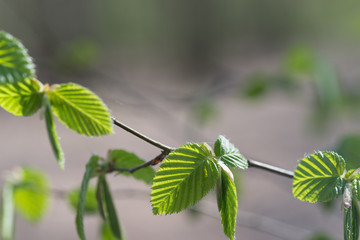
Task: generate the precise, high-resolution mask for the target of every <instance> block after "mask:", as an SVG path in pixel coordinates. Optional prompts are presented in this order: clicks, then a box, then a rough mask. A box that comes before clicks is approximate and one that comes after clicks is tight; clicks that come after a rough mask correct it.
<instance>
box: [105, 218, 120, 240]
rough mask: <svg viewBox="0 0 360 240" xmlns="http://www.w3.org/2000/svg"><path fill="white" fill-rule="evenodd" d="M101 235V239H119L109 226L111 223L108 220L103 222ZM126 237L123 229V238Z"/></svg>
mask: <svg viewBox="0 0 360 240" xmlns="http://www.w3.org/2000/svg"><path fill="white" fill-rule="evenodd" d="M100 233H101V236H100V239H101V240H118V239H117V238H116V237H115V236H114V234H113V233H112V231H111V228H110V226H109V224H108V223H107V222H103V223H102V224H101V231H100ZM125 239H126V238H125V237H124V233H123V231H122V238H121V240H125Z"/></svg>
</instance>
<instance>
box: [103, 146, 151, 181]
mask: <svg viewBox="0 0 360 240" xmlns="http://www.w3.org/2000/svg"><path fill="white" fill-rule="evenodd" d="M108 158H109V160H110V161H113V162H114V166H115V167H116V168H120V169H121V168H126V169H129V168H133V167H137V166H139V165H141V164H144V163H145V161H144V160H142V159H140V158H139V157H138V156H136V155H135V154H133V153H129V152H126V151H124V150H112V151H110V152H109V155H108ZM121 174H124V175H126V176H130V175H132V176H134V177H135V178H136V179H139V180H142V181H144V182H145V183H147V184H151V182H152V179H153V177H154V174H155V171H154V169H153V168H152V167H150V166H149V167H146V168H142V169H140V170H137V171H136V172H134V173H132V174H130V173H128V172H121Z"/></svg>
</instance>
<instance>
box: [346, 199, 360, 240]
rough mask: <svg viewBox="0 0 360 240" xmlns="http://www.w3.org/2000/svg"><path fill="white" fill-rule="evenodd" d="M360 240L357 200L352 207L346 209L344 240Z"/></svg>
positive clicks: (352, 203)
mask: <svg viewBox="0 0 360 240" xmlns="http://www.w3.org/2000/svg"><path fill="white" fill-rule="evenodd" d="M358 239H359V206H358V203H357V200H356V199H355V198H353V199H352V201H351V206H350V207H349V208H345V209H344V240H358Z"/></svg>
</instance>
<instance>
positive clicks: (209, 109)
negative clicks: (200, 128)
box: [193, 98, 218, 125]
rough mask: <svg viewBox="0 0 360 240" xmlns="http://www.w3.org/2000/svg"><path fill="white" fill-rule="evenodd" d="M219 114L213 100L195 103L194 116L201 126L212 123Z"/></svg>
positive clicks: (202, 100) (201, 100)
mask: <svg viewBox="0 0 360 240" xmlns="http://www.w3.org/2000/svg"><path fill="white" fill-rule="evenodd" d="M217 114H218V111H217V108H216V105H215V103H214V101H213V100H211V99H208V98H206V99H200V100H197V101H196V102H195V103H194V108H193V116H194V118H195V120H196V121H197V123H198V124H200V125H204V124H206V123H208V122H210V121H211V120H212V119H214V118H215V117H216V116H217Z"/></svg>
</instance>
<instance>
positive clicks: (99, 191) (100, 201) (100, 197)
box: [96, 174, 106, 221]
mask: <svg viewBox="0 0 360 240" xmlns="http://www.w3.org/2000/svg"><path fill="white" fill-rule="evenodd" d="M103 181H104V176H102V174H100V175H99V176H98V182H97V184H96V201H97V207H98V211H99V213H100V216H101V218H102V219H103V220H104V221H106V216H105V203H104V184H103Z"/></svg>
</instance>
